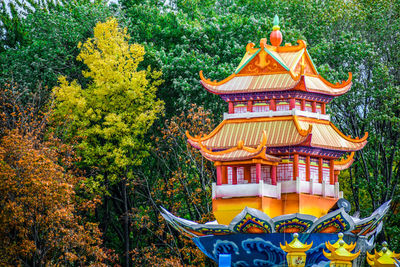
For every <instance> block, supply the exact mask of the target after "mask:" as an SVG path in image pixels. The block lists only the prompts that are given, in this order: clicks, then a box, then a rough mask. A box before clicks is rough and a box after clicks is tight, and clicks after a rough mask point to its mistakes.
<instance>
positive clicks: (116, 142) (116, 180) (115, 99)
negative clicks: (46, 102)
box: [54, 19, 164, 266]
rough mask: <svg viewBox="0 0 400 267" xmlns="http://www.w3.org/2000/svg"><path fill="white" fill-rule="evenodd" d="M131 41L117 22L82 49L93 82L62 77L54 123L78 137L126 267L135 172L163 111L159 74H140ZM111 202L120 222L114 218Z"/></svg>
mask: <svg viewBox="0 0 400 267" xmlns="http://www.w3.org/2000/svg"><path fill="white" fill-rule="evenodd" d="M128 40H129V35H128V34H127V30H126V29H120V28H118V23H117V21H116V19H109V20H107V21H106V22H104V23H98V24H97V25H96V27H95V28H94V38H89V39H88V40H87V41H86V42H85V43H84V44H79V49H80V53H79V55H78V60H80V61H82V62H83V63H84V64H85V65H86V66H87V68H88V69H87V70H86V71H84V72H83V75H84V76H85V77H86V78H90V79H91V82H90V83H89V84H88V85H87V86H86V87H82V86H81V85H80V84H79V83H78V82H77V81H72V82H71V83H70V82H68V81H67V80H66V78H65V77H61V78H60V80H59V81H60V85H59V86H57V87H55V88H54V93H55V96H56V101H57V104H56V111H55V118H56V120H58V121H62V120H64V119H66V124H65V127H67V129H68V130H67V131H66V135H65V136H64V138H67V139H68V138H71V139H72V138H74V137H77V138H78V140H77V142H78V147H77V148H78V151H79V155H80V156H81V157H82V161H81V164H82V166H81V167H82V168H86V169H87V170H88V172H91V175H90V177H89V178H88V180H87V183H89V184H91V186H92V188H93V190H104V192H103V193H104V196H105V199H104V207H105V209H104V211H105V214H104V216H103V217H102V218H101V219H102V222H103V224H102V225H103V230H104V231H105V232H107V229H108V225H109V224H111V225H112V227H114V228H113V230H116V232H117V234H119V235H118V238H119V239H120V241H121V244H123V252H124V257H125V260H124V262H125V264H126V266H128V265H129V262H130V259H129V252H130V247H131V239H132V237H131V234H132V230H131V219H130V217H131V216H130V213H131V209H132V205H133V204H134V203H133V201H134V200H133V199H132V198H131V193H132V192H131V191H130V190H131V189H132V186H133V185H134V174H133V169H134V167H135V166H138V165H140V164H141V162H142V160H143V158H144V157H145V156H146V155H147V154H148V152H147V150H148V144H146V142H145V141H144V139H143V136H144V134H145V133H146V132H147V131H148V129H149V128H150V127H151V125H152V124H153V122H154V120H155V119H156V118H157V115H158V114H160V113H161V112H162V111H163V106H164V104H163V102H162V101H160V100H157V99H156V95H155V93H156V90H157V87H158V86H159V85H160V84H161V83H162V81H161V80H160V79H159V77H160V75H161V73H160V72H157V71H151V70H150V68H147V70H139V69H138V66H139V63H140V62H141V61H142V60H143V56H144V54H145V51H144V48H143V46H141V45H138V44H133V45H131V44H129V43H128ZM110 199H111V200H112V201H113V203H112V204H113V205H114V206H115V207H114V208H115V211H116V213H117V214H116V216H117V217H120V218H121V223H120V222H118V220H117V221H116V220H114V219H113V218H110V217H111V214H110V213H109V212H108V211H109V210H110V209H109V207H108V205H110V204H111V203H109V201H110ZM120 225H122V227H120Z"/></svg>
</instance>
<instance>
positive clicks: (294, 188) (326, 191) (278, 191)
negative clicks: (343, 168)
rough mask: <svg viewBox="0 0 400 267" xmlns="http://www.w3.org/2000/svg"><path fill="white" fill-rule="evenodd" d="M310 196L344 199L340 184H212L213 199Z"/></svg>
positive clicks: (293, 182) (288, 182) (286, 182)
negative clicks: (290, 194) (288, 195)
mask: <svg viewBox="0 0 400 267" xmlns="http://www.w3.org/2000/svg"><path fill="white" fill-rule="evenodd" d="M289 193H295V194H309V195H316V196H322V197H332V198H342V197H343V192H341V191H339V183H338V182H336V183H335V184H333V185H332V184H329V183H325V182H324V183H318V182H313V181H301V180H295V181H283V182H278V183H277V184H276V185H272V184H267V183H264V181H262V180H260V182H259V183H244V184H233V185H231V184H222V185H217V184H216V183H213V184H212V198H213V199H216V198H236V197H269V198H275V199H281V196H282V194H289Z"/></svg>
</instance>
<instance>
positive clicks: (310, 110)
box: [304, 101, 312, 112]
mask: <svg viewBox="0 0 400 267" xmlns="http://www.w3.org/2000/svg"><path fill="white" fill-rule="evenodd" d="M304 110H305V111H309V112H312V103H311V102H310V101H306V106H305V107H304Z"/></svg>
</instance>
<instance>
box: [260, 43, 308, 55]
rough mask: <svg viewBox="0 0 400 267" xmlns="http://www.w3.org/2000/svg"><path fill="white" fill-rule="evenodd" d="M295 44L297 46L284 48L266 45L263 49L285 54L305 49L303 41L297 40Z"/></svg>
mask: <svg viewBox="0 0 400 267" xmlns="http://www.w3.org/2000/svg"><path fill="white" fill-rule="evenodd" d="M297 43H298V44H299V45H293V46H292V45H285V46H272V45H266V46H265V47H266V48H267V49H268V50H272V51H275V52H278V53H285V52H286V53H287V52H298V51H300V50H301V49H303V48H306V47H307V44H306V42H305V41H304V40H297Z"/></svg>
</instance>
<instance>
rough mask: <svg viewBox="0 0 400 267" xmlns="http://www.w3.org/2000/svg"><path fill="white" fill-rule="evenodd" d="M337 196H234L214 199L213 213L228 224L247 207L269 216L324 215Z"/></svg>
mask: <svg viewBox="0 0 400 267" xmlns="http://www.w3.org/2000/svg"><path fill="white" fill-rule="evenodd" d="M337 200H338V199H337V198H331V197H322V196H316V195H309V194H296V193H290V194H282V197H281V199H276V198H269V197H233V198H215V199H213V213H214V216H215V218H216V219H217V221H218V223H219V224H225V225H228V224H229V223H230V222H231V221H232V219H233V218H234V217H235V216H236V215H238V214H239V213H240V212H241V211H242V210H243V209H244V208H245V207H249V208H254V209H258V210H260V211H262V212H264V213H266V214H267V215H268V216H269V217H271V218H274V217H276V216H280V215H284V214H292V213H302V214H309V215H312V216H315V217H317V218H319V217H321V216H324V215H326V214H327V213H328V211H329V210H330V209H331V208H332V207H333V206H334V205H335V203H336V202H337Z"/></svg>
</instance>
